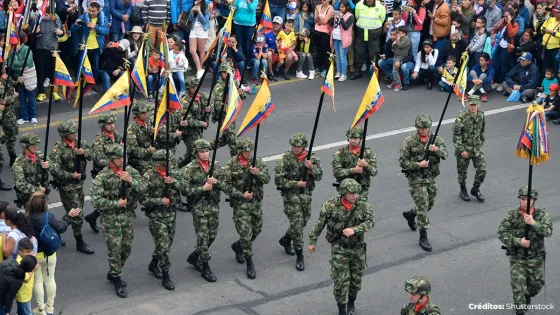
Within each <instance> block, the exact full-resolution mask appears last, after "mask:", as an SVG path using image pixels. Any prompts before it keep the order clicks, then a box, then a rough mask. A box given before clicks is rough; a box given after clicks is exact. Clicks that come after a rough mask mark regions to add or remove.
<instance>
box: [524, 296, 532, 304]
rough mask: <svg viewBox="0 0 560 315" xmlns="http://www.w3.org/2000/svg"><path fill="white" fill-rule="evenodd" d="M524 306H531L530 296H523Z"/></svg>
mask: <svg viewBox="0 0 560 315" xmlns="http://www.w3.org/2000/svg"><path fill="white" fill-rule="evenodd" d="M525 305H531V296H530V295H525Z"/></svg>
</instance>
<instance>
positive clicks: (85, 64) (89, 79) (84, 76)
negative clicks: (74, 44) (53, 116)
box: [64, 46, 95, 107]
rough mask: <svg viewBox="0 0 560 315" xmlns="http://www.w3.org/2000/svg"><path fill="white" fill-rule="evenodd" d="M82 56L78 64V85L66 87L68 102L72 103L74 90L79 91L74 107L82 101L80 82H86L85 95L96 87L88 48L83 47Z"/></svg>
mask: <svg viewBox="0 0 560 315" xmlns="http://www.w3.org/2000/svg"><path fill="white" fill-rule="evenodd" d="M80 51H81V54H82V55H81V56H80V63H79V64H78V74H77V75H76V80H77V82H76V84H75V85H74V86H65V91H64V95H65V96H66V101H68V102H69V103H70V98H72V93H73V92H74V89H76V88H78V89H77V92H76V98H75V99H74V107H76V104H78V100H79V99H80V89H79V86H80V82H82V81H83V80H85V83H83V86H84V88H83V89H84V95H86V94H87V92H89V90H91V89H92V88H93V87H94V86H95V79H94V78H93V72H92V71H91V64H90V62H89V58H88V56H87V47H85V46H83V49H81V50H80Z"/></svg>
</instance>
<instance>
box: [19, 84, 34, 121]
mask: <svg viewBox="0 0 560 315" xmlns="http://www.w3.org/2000/svg"><path fill="white" fill-rule="evenodd" d="M36 91H37V88H35V89H33V91H28V90H26V89H25V88H24V87H23V86H21V87H18V89H17V92H18V94H19V96H18V97H19V118H21V119H23V120H27V121H29V120H31V118H37V105H36V103H35V102H36V101H35V92H36Z"/></svg>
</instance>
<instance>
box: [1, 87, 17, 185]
mask: <svg viewBox="0 0 560 315" xmlns="http://www.w3.org/2000/svg"><path fill="white" fill-rule="evenodd" d="M15 84H16V82H15V81H14V80H12V79H10V80H9V89H8V92H7V93H6V104H5V108H4V110H3V111H1V110H0V126H2V132H1V133H0V134H1V135H0V173H2V168H3V167H4V154H3V153H2V144H4V143H5V144H6V149H7V150H8V154H9V156H10V166H12V165H13V163H14V161H15V159H16V157H17V154H16V138H17V135H18V133H19V129H18V125H17V122H16V120H17V118H16V111H15V109H14V105H15V104H14V103H15V100H16V96H15V95H14V92H15V91H14V86H15ZM4 86H5V81H4V80H3V79H0V95H4ZM0 188H3V189H2V190H6V191H8V190H11V187H9V186H7V185H6V186H5V185H4V183H2V180H1V179H0Z"/></svg>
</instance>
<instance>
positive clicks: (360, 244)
mask: <svg viewBox="0 0 560 315" xmlns="http://www.w3.org/2000/svg"><path fill="white" fill-rule="evenodd" d="M335 245H338V246H340V247H342V248H344V249H357V248H362V247H364V244H363V243H359V244H342V243H338V244H335Z"/></svg>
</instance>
